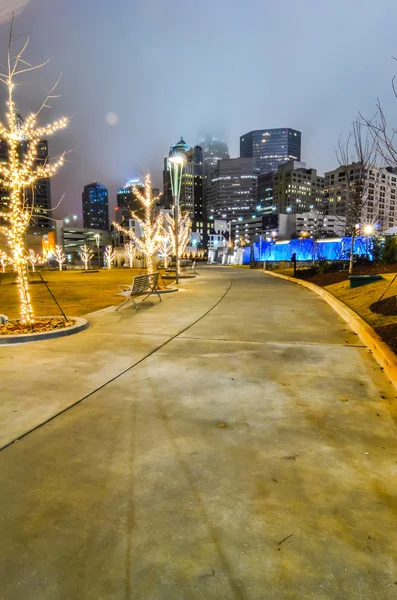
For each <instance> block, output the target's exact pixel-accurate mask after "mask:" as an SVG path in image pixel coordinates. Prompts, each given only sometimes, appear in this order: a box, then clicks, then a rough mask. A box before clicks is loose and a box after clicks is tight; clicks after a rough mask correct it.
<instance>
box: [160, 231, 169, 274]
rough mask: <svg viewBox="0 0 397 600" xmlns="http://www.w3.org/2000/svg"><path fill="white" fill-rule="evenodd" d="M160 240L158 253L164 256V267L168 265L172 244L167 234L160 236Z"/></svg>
mask: <svg viewBox="0 0 397 600" xmlns="http://www.w3.org/2000/svg"><path fill="white" fill-rule="evenodd" d="M160 240H161V241H160V246H159V254H160V256H161V257H162V258H164V268H165V269H166V268H167V267H168V258H169V257H170V256H171V254H172V245H171V243H170V238H169V236H168V235H164V236H161V238H160Z"/></svg>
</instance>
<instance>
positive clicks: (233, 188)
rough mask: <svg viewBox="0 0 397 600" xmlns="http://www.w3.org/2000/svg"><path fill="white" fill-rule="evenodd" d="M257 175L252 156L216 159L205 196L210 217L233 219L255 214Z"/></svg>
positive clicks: (257, 171)
mask: <svg viewBox="0 0 397 600" xmlns="http://www.w3.org/2000/svg"><path fill="white" fill-rule="evenodd" d="M258 174H259V170H258V169H257V168H256V167H255V161H254V159H253V158H249V157H248V158H229V159H228V160H219V161H218V163H217V167H216V169H215V175H214V177H213V178H212V180H211V188H210V190H209V196H208V213H209V215H210V217H214V218H215V219H216V218H220V219H231V220H232V221H233V220H235V219H237V218H239V217H241V218H247V217H252V216H253V215H255V214H256V202H257V180H258Z"/></svg>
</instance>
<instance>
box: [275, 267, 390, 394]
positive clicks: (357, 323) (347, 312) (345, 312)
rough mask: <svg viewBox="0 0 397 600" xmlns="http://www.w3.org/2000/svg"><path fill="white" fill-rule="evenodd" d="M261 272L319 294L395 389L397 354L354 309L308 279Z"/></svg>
mask: <svg viewBox="0 0 397 600" xmlns="http://www.w3.org/2000/svg"><path fill="white" fill-rule="evenodd" d="M263 272H264V273H265V274H266V275H271V276H272V277H278V278H279V279H284V280H285V281H290V282H292V283H296V284H298V285H302V286H303V287H306V288H308V289H309V290H311V291H312V292H314V293H315V294H317V295H318V296H321V298H322V299H323V300H325V302H327V304H329V305H330V306H331V307H332V308H333V309H334V311H335V312H336V313H337V314H338V315H339V316H340V317H342V319H343V320H344V321H346V323H348V325H350V327H351V328H352V330H353V331H354V333H357V335H358V337H359V338H360V340H361V341H362V342H363V344H365V345H366V346H367V348H368V349H369V350H370V351H371V352H372V354H373V356H374V358H375V360H376V362H377V363H378V364H379V365H380V367H381V368H382V369H383V370H384V372H385V373H386V375H387V377H388V378H389V379H390V381H391V383H392V384H393V385H394V387H395V388H396V390H397V356H396V355H395V354H394V352H392V350H391V349H390V348H389V347H388V346H387V344H385V342H384V341H383V340H382V339H381V338H380V336H379V335H378V334H377V333H376V331H375V330H374V329H373V328H372V327H371V326H370V325H368V323H366V322H365V321H364V319H362V318H361V317H360V316H359V315H358V314H357V313H356V312H354V310H352V309H351V308H349V306H347V305H346V304H345V303H344V302H342V301H341V300H339V299H338V298H336V297H335V296H333V295H332V294H331V293H330V292H328V291H327V290H325V289H324V288H322V287H319V286H318V285H315V284H314V283H311V282H310V281H304V280H303V279H295V278H294V277H289V276H288V275H281V273H274V272H273V271H266V270H265V269H264V270H263Z"/></svg>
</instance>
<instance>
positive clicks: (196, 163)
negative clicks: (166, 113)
mask: <svg viewBox="0 0 397 600" xmlns="http://www.w3.org/2000/svg"><path fill="white" fill-rule="evenodd" d="M173 154H180V155H183V157H184V159H185V163H184V166H183V175H182V185H181V195H180V201H179V202H180V206H181V208H182V209H183V210H186V211H188V212H189V213H190V216H191V218H192V219H193V220H195V219H201V220H202V219H203V218H204V216H205V214H204V213H205V210H204V206H203V176H204V167H203V150H202V148H201V146H194V148H192V147H191V146H189V144H187V143H186V142H185V141H184V139H183V138H181V139H180V141H179V142H178V143H177V144H175V145H174V146H171V149H170V154H169V155H170V156H171V155H173ZM168 158H169V157H166V158H165V159H164V171H163V183H164V205H165V207H168V208H170V207H171V206H172V203H173V198H172V190H171V182H170V173H169V169H168Z"/></svg>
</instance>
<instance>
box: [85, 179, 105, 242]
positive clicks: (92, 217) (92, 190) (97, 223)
mask: <svg viewBox="0 0 397 600" xmlns="http://www.w3.org/2000/svg"><path fill="white" fill-rule="evenodd" d="M82 198H83V223H84V227H86V228H89V229H102V230H104V231H108V230H109V196H108V191H107V189H106V188H105V186H104V185H101V184H100V183H97V182H95V183H90V184H88V185H86V186H85V187H84V192H83V194H82Z"/></svg>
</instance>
